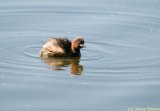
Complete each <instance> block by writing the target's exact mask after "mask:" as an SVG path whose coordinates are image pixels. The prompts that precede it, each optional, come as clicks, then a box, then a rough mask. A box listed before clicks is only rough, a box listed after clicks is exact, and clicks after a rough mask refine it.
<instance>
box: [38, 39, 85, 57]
mask: <svg viewBox="0 0 160 111" xmlns="http://www.w3.org/2000/svg"><path fill="white" fill-rule="evenodd" d="M83 47H84V40H83V38H75V39H73V40H72V41H70V40H68V39H67V38H49V39H48V40H47V42H46V43H44V45H43V46H42V48H41V50H40V56H41V57H42V58H49V57H79V56H81V54H80V48H83Z"/></svg>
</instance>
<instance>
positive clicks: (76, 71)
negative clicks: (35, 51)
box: [41, 57, 83, 75]
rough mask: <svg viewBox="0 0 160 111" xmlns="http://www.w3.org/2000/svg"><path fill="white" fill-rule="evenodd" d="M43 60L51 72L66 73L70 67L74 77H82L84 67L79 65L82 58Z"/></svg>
mask: <svg viewBox="0 0 160 111" xmlns="http://www.w3.org/2000/svg"><path fill="white" fill-rule="evenodd" d="M41 60H42V61H43V62H44V63H45V64H47V65H48V66H49V69H50V70H55V71H65V69H66V68H67V67H69V66H70V73H71V74H73V75H81V74H82V72H83V66H82V65H80V64H79V62H80V57H77V58H48V59H43V58H41Z"/></svg>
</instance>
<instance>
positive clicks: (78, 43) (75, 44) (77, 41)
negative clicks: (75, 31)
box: [71, 37, 85, 51]
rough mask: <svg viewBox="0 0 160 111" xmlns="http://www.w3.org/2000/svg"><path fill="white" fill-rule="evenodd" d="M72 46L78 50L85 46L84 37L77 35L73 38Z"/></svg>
mask: <svg viewBox="0 0 160 111" xmlns="http://www.w3.org/2000/svg"><path fill="white" fill-rule="evenodd" d="M71 47H72V50H73V51H76V50H79V49H80V48H83V47H85V44H84V39H83V38H81V37H77V38H75V39H73V40H72V46H71Z"/></svg>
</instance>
